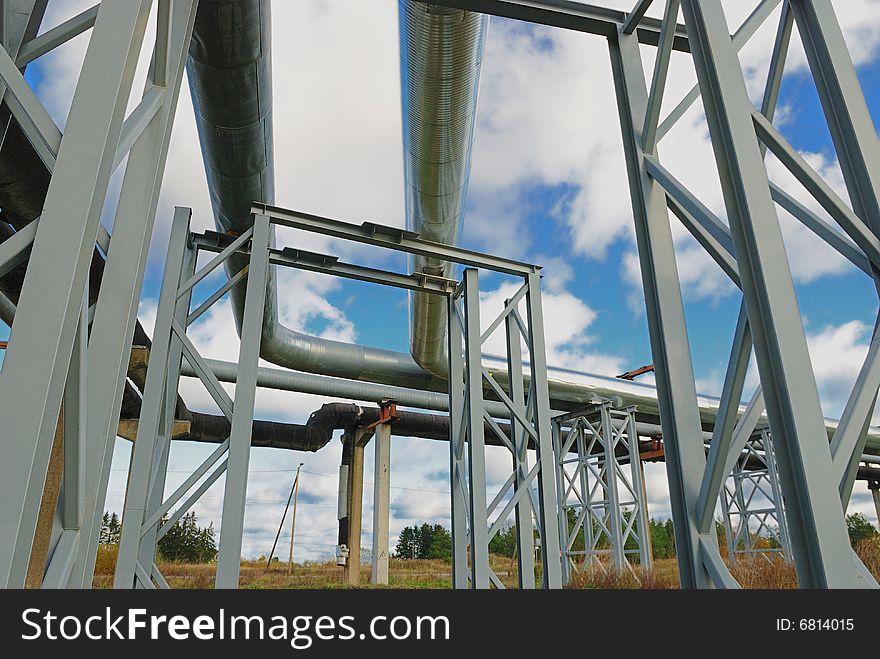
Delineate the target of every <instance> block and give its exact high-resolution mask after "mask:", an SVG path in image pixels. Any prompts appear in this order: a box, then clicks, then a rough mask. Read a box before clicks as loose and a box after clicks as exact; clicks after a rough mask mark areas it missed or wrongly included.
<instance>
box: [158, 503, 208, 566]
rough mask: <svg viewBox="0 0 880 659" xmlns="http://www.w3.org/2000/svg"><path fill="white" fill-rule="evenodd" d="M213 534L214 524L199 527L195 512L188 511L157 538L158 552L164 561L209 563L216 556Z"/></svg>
mask: <svg viewBox="0 0 880 659" xmlns="http://www.w3.org/2000/svg"><path fill="white" fill-rule="evenodd" d="M165 521H167V520H165ZM214 536H215V533H214V525H213V524H209V525H208V526H207V527H205V528H201V527H199V525H198V521H197V519H196V514H195V512H190V513H187V514H186V515H184V516H183V517H181V518H180V519H179V520H178V521H177V522H175V523H174V526H172V527H171V528H170V529H168V532H167V533H166V534H165V535H163V536H162V538H161V539H160V540H159V554H160V555H161V556H162V558H163V559H165V560H166V561H176V562H180V563H209V562H211V561H213V560H214V558H216V556H217V543H216V540H215V537H214Z"/></svg>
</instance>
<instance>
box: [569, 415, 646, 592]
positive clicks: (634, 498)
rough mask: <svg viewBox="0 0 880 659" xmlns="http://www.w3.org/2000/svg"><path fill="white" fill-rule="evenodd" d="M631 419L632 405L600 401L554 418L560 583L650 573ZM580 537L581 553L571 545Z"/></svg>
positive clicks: (637, 452) (634, 434) (642, 497)
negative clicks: (596, 574)
mask: <svg viewBox="0 0 880 659" xmlns="http://www.w3.org/2000/svg"><path fill="white" fill-rule="evenodd" d="M635 417H636V409H635V408H633V407H630V408H627V409H625V410H618V409H615V408H614V407H613V406H612V405H611V404H610V403H599V404H596V405H593V406H590V407H588V408H586V409H583V410H578V411H575V412H570V413H565V414H562V415H559V416H556V417H554V419H553V438H554V445H553V446H554V458H555V461H556V474H557V476H556V487H557V513H558V523H559V538H560V544H561V548H562V556H563V565H562V569H563V580H564V582H565V583H568V582H569V581H571V578H572V576H573V575H574V573H575V572H582V571H589V570H599V571H601V572H603V573H608V572H614V573H617V574H621V573H624V572H628V573H629V574H631V575H633V576H634V577H636V579H638V578H639V576H640V575H641V574H645V573H649V572H650V571H651V569H652V556H651V546H650V539H649V525H648V508H647V501H646V499H645V490H644V487H643V486H644V483H643V481H642V478H643V476H642V467H641V459H640V456H639V443H638V442H639V438H638V432H637V430H636V418H635ZM627 472H628V473H627ZM569 510H572V511H574V514H575V519H574V525H573V526H572V525H571V524H570V520H569V517H568V511H569ZM579 537H581V538H582V539H583V544H584V548H583V549H575V548H574V546H575V544H576V542H577V540H578V538H579ZM627 544H629V545H630V548H629V549H627Z"/></svg>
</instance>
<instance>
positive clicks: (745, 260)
mask: <svg viewBox="0 0 880 659" xmlns="http://www.w3.org/2000/svg"><path fill="white" fill-rule="evenodd" d="M792 6H793V7H794V6H795V5H792ZM683 10H684V15H685V22H686V24H687V26H688V34H689V42H690V45H691V51H692V53H693V58H694V64H695V68H696V71H697V78H698V80H699V84H700V89H701V92H702V97H703V106H704V108H705V111H706V117H707V122H708V126H709V132H710V136H711V138H712V145H713V149H714V151H715V157H716V160H717V163H718V170H719V173H720V176H721V187H722V191H723V193H724V199H725V205H726V207H727V214H728V218H729V222H730V233H731V237H732V239H733V243H734V249H735V253H736V254H737V265H738V270H739V275H740V282H741V284H742V290H743V298H744V303H745V309H746V311H747V314H748V320H749V326H750V329H751V332H752V335H753V337H754V348H755V354H756V358H757V364H758V370H759V373H760V376H761V383H762V388H763V393H764V398H765V400H766V406H767V411H768V416H769V419H770V424H771V427H772V430H773V437H774V439H775V448H776V455H777V457H778V465H779V471H780V476H781V482H782V487H783V490H784V494H785V503H786V510H787V512H788V513H789V515H788V521H789V529H790V534H791V544H792V555H793V557H794V560H795V565H796V567H797V572H798V579H799V582H800V585H801V586H802V587H813V588H820V587H855V586H859V585H864V581H863V577H860V575H859V574H858V572H857V570H856V569H854V565H853V560H852V552H851V550H850V547H849V543H848V540H847V535H846V528H845V524H844V520H843V515H842V513H841V507H840V503H839V496H838V495H836V489H837V488H836V483H833V482H832V479H829V478H828V475H829V474H831V473H832V471H831V468H832V467H831V454H830V452H829V450H828V445H827V438H826V436H825V432H824V428H823V425H824V422H823V419H822V413H821V407H820V404H819V395H818V390H817V387H816V380H815V376H814V374H813V371H812V369H811V367H810V359H809V353H808V350H807V344H806V338H805V333H804V328H803V323H802V321H801V317H800V311H799V309H798V305H797V301H796V298H795V293H794V284H793V281H792V276H791V272H790V269H789V268H788V267H787V266H788V260H787V257H786V253H785V247H784V245H783V240H782V234H781V230H780V227H779V222H778V219H777V217H776V210H775V206H774V202H773V200H772V198H771V196H770V188H769V185H768V181H767V174H766V169H765V168H764V164H763V154H762V152H761V150H760V148H759V147H758V142H757V140H756V139H755V133H754V126H753V123H752V112H751V107H750V103H749V98H748V95H747V92H746V88H745V83H744V80H743V75H742V71H741V69H740V65H739V61H738V59H737V57H736V52H735V49H734V47H733V44H732V43H731V40H730V36H729V33H728V31H727V29H728V28H727V22H726V19H725V16H724V12H723V9H722V7H721V3H720V1H719V0H685V2H684V4H683ZM796 15H797V14H796ZM874 585H876V584H874Z"/></svg>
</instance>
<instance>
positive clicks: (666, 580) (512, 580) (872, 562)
mask: <svg viewBox="0 0 880 659" xmlns="http://www.w3.org/2000/svg"><path fill="white" fill-rule="evenodd" d="M856 552H857V553H858V554H859V556H860V557H861V559H862V560H863V561H864V563H865V565H867V567H868V569H870V570H871V572H873V574H874V576H876V577H877V578H878V579H880V538H875V539H874V540H865V541H862V542H861V543H859V545H857V546H856ZM115 563H116V547H115V546H114V545H102V546H101V547H100V548H99V554H98V562H97V565H96V569H95V579H94V583H93V585H94V587H95V588H109V587H110V586H111V585H112V583H113V568H114V566H115ZM490 564H491V566H492V569H493V570H494V571H495V573H496V574H497V575H498V576H499V578H500V579H501V581H502V583H504V585H505V586H507V587H513V588H515V587H516V582H517V574H516V561H515V560H513V559H510V558H505V557H502V556H495V555H492V556H490ZM159 567H160V569H161V570H162V574H164V575H165V578H166V579H167V581H168V583H169V585H170V586H171V587H172V588H213V587H214V570H215V567H216V566H215V565H214V564H204V565H190V564H184V563H162V562H160V563H159ZM731 572H732V573H733V576H734V577H735V578H736V579H737V581H738V582H739V583H740V584H741V585H742V586H743V588H796V587H797V577H796V576H795V571H794V567H793V566H792V565H790V564H788V563H785V562H784V561H782V560H778V559H777V560H773V561H768V560H766V559H765V558H762V557H756V558H751V559H741V560H739V561H737V562H736V563H735V564H734V565H732V566H731ZM389 581H390V583H389V585H388V586H371V585H370V566H369V565H362V566H361V583H362V585H361V586H360V587H361V588H377V587H381V588H451V587H452V573H451V566H450V564H449V563H447V562H445V561H440V560H431V561H428V560H399V559H394V558H392V559H391V563H390V566H389ZM240 583H241V587H242V588H254V589H263V588H349V587H350V586H347V585H346V584H344V583H342V568H341V567H338V566H337V565H336V564H335V563H333V562H329V563H304V564H302V563H295V564H294V565H293V569H292V571H291V572H290V573H288V569H287V565H286V564H284V563H273V564H272V566H271V567H270V568H269V569H268V570H267V569H266V565H265V563H262V562H260V563H257V562H252V561H245V562H243V563H242V564H241V582H240ZM568 587H569V588H587V589H601V588H614V589H643V588H648V589H650V588H678V566H677V564H676V562H675V559H671V558H670V559H660V560H656V561H655V562H654V569H653V571H652V572H651V574H644V573H640V574H638V575H637V576H634V575H632V574H624V575H614V574H604V573H602V572H601V571H598V570H594V571H591V572H587V573H580V574H577V575H575V578H574V579H572V582H571V584H569V586H568Z"/></svg>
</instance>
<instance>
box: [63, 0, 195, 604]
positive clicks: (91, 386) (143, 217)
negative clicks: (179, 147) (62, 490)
mask: <svg viewBox="0 0 880 659" xmlns="http://www.w3.org/2000/svg"><path fill="white" fill-rule="evenodd" d="M197 5H198V2H197V1H196V0H175V2H174V7H173V12H174V13H173V16H174V21H173V29H172V35H171V43H172V56H171V60H170V62H169V67H170V69H169V71H170V73H169V77H168V87H167V89H166V93H165V95H164V97H163V104H162V106H161V107H160V108H159V110H158V112H157V114H156V116H155V117H154V118H153V121H152V122H151V123H150V124H149V125H148V126H147V128H146V129H145V131H144V132H143V133H141V135H140V137H139V139H138V140H137V141H136V142H135V143H134V145H133V146H132V149H131V151H130V152H129V154H128V161H127V164H126V168H125V174H124V175H123V179H122V188H121V190H120V194H119V202H118V204H117V207H116V219H115V221H114V223H113V237H111V240H110V243H109V245H105V246H104V247H103V248H102V249H104V251H105V253H106V254H107V262H106V265H105V266H104V277H103V278H102V282H101V294H100V295H99V296H98V303H97V305H96V307H95V315H94V318H93V320H92V328H91V334H90V339H89V354H90V371H89V376H88V378H89V380H88V394H87V400H88V401H89V403H88V408H87V410H86V414H87V425H88V428H89V437H90V439H89V442H88V443H87V445H86V479H85V485H84V492H83V494H84V501H83V505H84V509H83V534H82V536H81V538H80V542H82V543H83V546H82V548H81V550H80V551H79V552H78V554H77V560H76V563H75V565H74V568H73V570H72V573H71V583H70V585H71V587H80V588H87V587H89V586H90V585H91V583H92V574H93V573H94V569H95V558H96V556H97V551H98V533H99V530H100V524H101V516H102V514H103V507H104V499H105V497H106V491H107V481H108V478H109V475H110V464H111V462H112V458H113V448H114V445H115V442H116V430H117V425H118V419H119V408H120V405H121V402H122V392H123V389H124V386H125V377H126V373H127V370H128V360H129V348H130V346H131V341H132V336H133V334H134V326H135V322H136V318H137V309H138V303H139V302H140V297H141V287H142V283H143V279H144V271H145V269H146V264H147V256H148V253H149V246H150V238H151V237H152V233H153V226H154V224H155V218H156V208H157V205H158V202H159V192H160V189H161V185H162V178H163V175H164V171H165V163H166V161H167V158H168V148H169V144H170V141H171V131H172V128H173V124H174V117H175V110H176V107H177V100H178V98H179V95H180V87H181V83H182V80H183V68H184V64H185V61H186V57H187V53H188V48H189V42H190V36H191V34H192V28H193V24H194V22H195V16H196V8H197ZM172 72H173V73H172ZM151 87H152V81H150V80H147V83H146V85H145V89H144V93H145V94H146V93H147V92H148V90H149V89H150V88H151ZM113 238H115V240H114V239H113Z"/></svg>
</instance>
